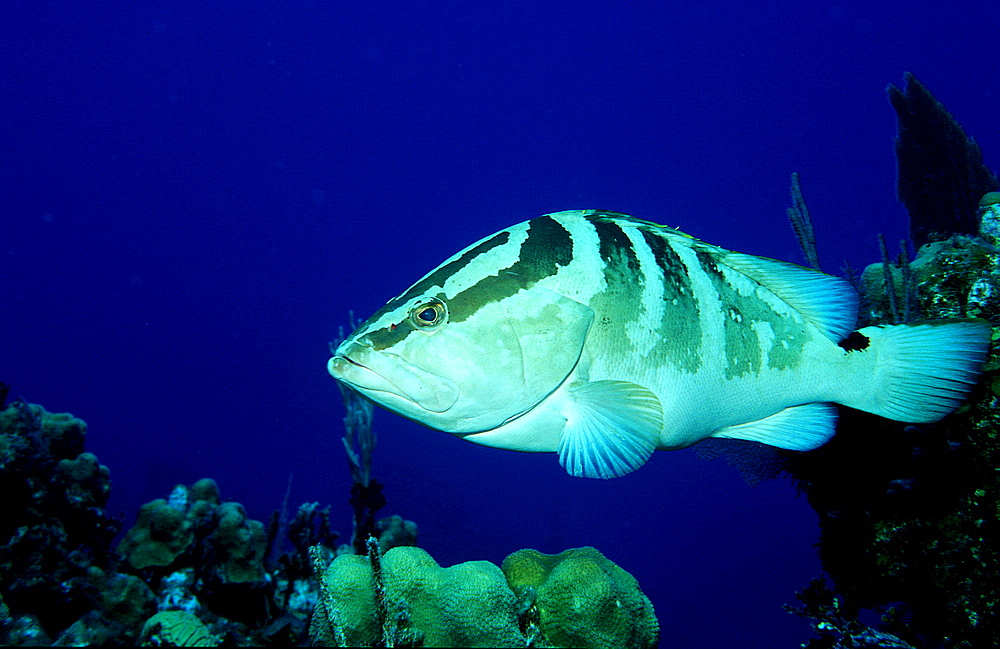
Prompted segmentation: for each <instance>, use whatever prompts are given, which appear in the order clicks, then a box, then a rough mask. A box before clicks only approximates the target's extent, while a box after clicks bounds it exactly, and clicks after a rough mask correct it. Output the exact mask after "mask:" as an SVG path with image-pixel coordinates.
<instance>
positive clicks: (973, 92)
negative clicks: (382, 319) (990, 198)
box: [0, 0, 1000, 649]
mask: <svg viewBox="0 0 1000 649" xmlns="http://www.w3.org/2000/svg"><path fill="white" fill-rule="evenodd" d="M125 4H126V3H100V2H99V3H86V4H83V5H79V6H78V5H76V4H75V3H65V2H61V3H54V2H44V1H42V2H33V3H30V4H29V3H18V6H13V5H11V6H8V7H6V8H5V10H4V14H5V18H4V20H3V21H2V23H0V42H2V43H3V44H4V46H3V52H4V53H3V60H4V61H3V65H0V88H2V89H3V90H2V93H0V131H2V136H0V148H2V153H0V200H2V203H0V204H2V206H3V208H2V211H3V215H2V217H0V279H2V289H3V296H4V299H3V304H2V306H0V381H5V382H7V383H9V384H11V385H12V386H13V390H12V395H11V396H12V397H14V396H23V397H24V398H26V399H27V400H29V401H32V402H37V403H41V404H43V405H44V406H45V407H46V408H47V409H49V410H50V411H69V412H72V413H73V414H75V415H77V416H79V417H81V418H83V419H85V420H86V421H87V422H88V423H89V424H90V433H89V437H88V440H87V446H88V450H90V451H92V452H94V453H96V454H97V455H98V457H99V458H100V460H101V461H102V463H104V464H106V465H108V466H109V467H110V469H111V475H112V479H113V484H114V486H113V495H112V500H111V505H110V508H111V509H112V510H113V511H121V512H124V513H125V514H126V517H127V524H131V522H132V520H134V515H135V512H136V510H137V509H138V506H139V505H140V504H141V503H143V502H146V501H148V500H151V499H153V498H158V497H165V496H166V495H167V494H168V493H169V492H170V490H171V488H172V487H173V486H174V485H175V484H176V483H179V482H183V483H188V484H190V483H191V482H193V481H195V480H197V479H198V478H201V477H212V478H214V479H215V480H216V481H217V482H218V483H219V485H220V488H221V490H222V495H223V497H224V498H231V499H234V500H237V501H239V502H242V503H243V504H245V505H246V506H247V508H248V510H249V512H250V514H251V515H252V516H253V517H254V518H258V519H262V520H266V518H267V517H268V515H269V514H270V513H271V511H272V510H274V509H276V508H278V507H279V506H280V504H281V499H282V496H283V495H284V491H285V485H286V483H287V480H288V476H289V474H294V483H293V489H292V503H293V505H294V504H298V503H301V502H304V501H313V500H318V501H321V502H323V503H332V504H334V511H335V512H336V523H337V526H338V527H339V529H340V530H341V532H342V533H344V534H345V535H349V533H350V509H349V507H348V504H347V496H348V489H349V484H350V477H349V474H348V471H347V466H346V461H345V458H344V453H343V449H342V447H341V443H340V440H339V436H340V434H341V426H340V417H341V416H342V410H341V406H340V395H339V393H338V391H337V388H336V386H335V384H334V381H333V380H332V379H331V378H330V377H329V375H328V374H327V372H326V367H325V365H326V361H327V359H328V347H327V343H328V341H330V340H331V339H332V338H333V337H334V336H335V335H336V332H337V328H338V326H340V325H344V324H346V322H347V313H348V311H349V310H351V309H353V310H354V311H355V312H356V313H357V314H358V315H360V316H362V317H365V316H367V315H368V314H370V313H371V312H373V311H374V310H375V309H377V308H378V307H379V306H381V305H382V303H383V302H385V301H386V300H387V299H388V298H390V297H392V296H394V295H396V294H398V293H399V292H400V291H401V290H402V289H404V288H406V287H407V286H408V285H409V284H411V283H412V282H413V281H414V280H415V279H417V278H418V277H419V276H420V275H422V274H423V273H424V272H426V271H428V270H430V269H431V268H433V267H434V266H436V265H437V264H438V263H440V262H441V261H443V260H444V259H445V258H446V257H448V256H449V255H451V254H452V253H454V252H456V251H457V250H458V249H460V248H462V247H464V246H465V245H467V244H469V243H471V242H472V241H475V240H476V239H479V238H481V237H483V236H486V235H488V234H491V233H492V232H494V231H496V230H499V229H501V228H503V227H506V226H508V225H511V224H513V223H515V222H518V221H521V220H525V219H528V218H531V217H533V216H537V215H539V214H542V213H545V212H551V211H557V210H563V209H582V208H604V209H614V210H618V211H622V212H627V213H631V214H634V215H636V216H640V217H643V218H647V219H650V220H655V221H659V222H662V223H666V224H668V225H673V226H677V227H679V228H681V229H682V230H684V231H686V232H689V233H690V234H693V235H695V236H697V237H699V238H702V239H705V240H707V241H710V242H712V243H716V244H719V245H723V246H726V247H730V248H733V249H736V250H740V251H743V252H749V253H754V254H761V255H767V256H772V257H776V258H780V259H787V260H789V261H796V262H800V261H801V255H800V253H799V252H798V249H797V246H796V243H795V240H794V237H793V235H792V232H791V229H790V228H789V226H788V224H787V221H786V219H785V214H784V210H785V207H786V205H787V204H788V178H789V175H790V174H791V172H793V171H798V172H799V173H801V175H802V184H803V190H804V192H805V195H806V199H807V201H808V203H809V206H810V208H811V210H812V214H813V217H814V219H815V224H816V232H817V238H818V240H819V246H820V256H821V259H822V261H823V264H824V267H825V268H826V269H827V270H828V271H831V272H838V268H839V267H840V266H841V265H842V263H843V259H844V258H845V257H846V258H848V259H849V260H850V261H851V263H852V264H853V265H854V266H855V267H859V268H860V267H863V266H864V265H865V264H867V263H870V262H873V261H877V259H878V248H877V243H876V234H877V233H879V232H882V233H885V235H886V238H887V239H888V240H889V241H890V242H892V241H897V240H899V239H900V238H903V237H904V236H905V232H906V216H905V212H904V210H903V208H902V207H901V206H900V205H899V204H898V203H897V202H896V200H895V190H894V180H895V166H894V165H895V162H894V157H893V152H892V136H893V134H894V129H895V121H894V115H893V113H892V110H891V108H890V107H889V104H888V101H887V100H886V97H885V86H886V84H888V83H890V82H892V83H897V84H900V83H901V82H902V76H903V72H904V71H911V72H913V73H915V74H916V75H917V77H918V78H919V79H920V80H921V81H922V82H923V83H924V84H925V85H927V86H928V88H930V90H931V91H932V92H934V93H935V95H936V96H937V97H938V98H939V99H941V100H942V101H943V102H944V103H945V104H946V106H947V107H948V108H949V109H950V110H951V111H952V112H953V113H954V114H955V116H956V117H957V118H958V120H959V121H960V122H961V123H962V124H963V125H964V126H965V128H966V130H967V131H968V132H969V133H970V134H971V135H973V136H974V137H975V138H976V139H977V140H978V141H979V143H980V144H981V145H982V148H983V151H984V154H985V158H986V163H987V164H992V165H993V168H994V169H996V168H997V165H998V163H997V160H998V159H1000V134H998V133H997V130H996V127H997V123H996V116H997V115H1000V92H998V85H997V82H996V80H997V78H998V72H1000V70H998V58H997V56H996V52H997V50H996V47H997V45H996V38H995V20H992V15H991V14H989V13H988V12H986V11H984V10H983V6H984V5H983V4H982V3H962V2H958V3H912V2H900V1H894V2H876V3H872V2H870V1H865V2H861V1H848V2H839V3H815V4H812V5H803V4H802V3H797V2H796V3H792V2H775V3H749V2H727V3H721V2H703V3H697V6H695V3H662V2H649V3H631V4H629V5H628V6H627V7H626V5H625V4H621V3H619V4H602V3H564V2H558V3H556V2H547V3H538V2H530V3H525V2H504V3H496V4H490V5H485V4H480V3H456V2H428V3H420V8H419V9H417V8H415V7H416V5H417V3H410V2H384V3H353V2H352V3H345V2H333V3H327V2H303V1H296V0H292V1H290V2H283V3H278V2H268V3H256V2H231V1H229V0H225V1H221V2H208V3H206V2H191V1H190V0H181V1H175V2H170V3H166V2H142V1H140V2H134V3H127V5H128V7H126V6H125ZM762 7H763V8H762ZM375 426H376V429H377V431H378V434H379V446H378V449H377V451H376V457H375V468H374V474H375V477H376V478H377V479H378V480H380V481H381V482H383V483H384V484H385V494H386V496H387V497H388V500H389V505H388V506H387V507H386V509H385V510H384V511H383V512H382V513H386V514H387V513H398V514H401V515H403V516H404V517H406V518H410V519H413V520H415V521H417V523H418V524H419V525H420V530H421V539H420V544H421V545H422V546H423V547H424V548H425V549H427V550H428V551H429V552H430V553H431V554H432V555H433V556H434V557H435V558H436V559H437V560H438V561H439V562H440V563H442V564H443V565H450V564H454V563H458V562H461V561H466V560H470V559H488V560H491V561H494V562H499V561H501V560H502V559H503V557H504V556H506V555H507V554H508V553H510V552H512V551H514V550H516V549H519V548H522V547H533V548H536V549H539V550H542V551H545V552H558V551H561V550H563V549H566V548H569V547H577V546H581V545H593V546H596V547H597V548H599V549H600V550H602V551H603V552H604V553H605V554H606V555H607V556H608V557H609V558H611V559H612V560H613V561H615V562H617V563H618V564H619V565H621V566H622V567H624V568H625V569H627V570H629V571H630V572H631V573H632V574H634V575H635V576H636V577H637V578H638V580H639V582H640V584H641V585H642V587H643V589H644V590H645V592H646V593H647V594H648V595H649V596H650V598H651V599H652V600H653V603H654V606H655V607H656V612H657V615H658V617H659V619H660V622H661V625H662V636H661V638H662V639H661V644H662V646H669V647H692V648H694V647H732V646H738V647H743V648H746V649H755V648H757V647H760V648H761V649H764V648H767V649H773V648H777V647H795V646H798V643H800V642H804V641H805V640H806V639H807V638H808V637H809V630H808V628H807V626H806V624H805V623H804V622H802V621H801V620H798V619H796V618H794V617H791V616H790V615H788V614H787V613H785V612H783V611H782V610H781V605H782V604H783V603H789V602H792V601H793V600H794V592H795V591H796V590H797V589H800V588H802V587H803V586H804V585H806V584H807V583H808V581H809V579H810V578H811V577H813V576H814V575H816V574H818V573H819V570H820V568H819V562H818V559H817V555H816V549H815V547H814V544H815V543H816V541H817V539H818V530H817V526H816V518H815V515H814V514H813V512H812V510H811V509H810V508H809V507H808V504H807V503H806V502H805V499H804V498H802V497H797V495H796V492H795V489H794V487H793V485H792V484H791V483H790V482H788V481H786V480H777V481H772V482H768V483H765V484H763V485H760V486H757V487H753V488H751V487H749V486H747V485H746V484H745V483H744V482H743V481H742V479H741V478H740V476H739V475H738V474H737V473H736V472H735V471H734V470H732V469H731V468H729V467H727V466H726V465H725V464H724V463H722V462H713V463H707V462H703V461H701V460H699V459H697V458H696V457H694V455H693V454H692V453H691V452H690V451H681V452H674V453H666V452H663V453H657V454H656V455H655V456H654V457H653V459H652V460H651V461H650V462H649V463H648V464H647V465H646V466H644V467H643V468H642V469H641V470H639V471H638V472H636V473H634V474H631V475H628V476H626V477H622V478H619V479H616V480H612V481H593V480H584V479H575V478H571V477H568V476H567V475H566V474H565V473H564V472H563V470H562V469H561V468H560V467H559V465H558V462H557V460H556V458H555V456H554V455H525V454H517V453H510V452H506V451H500V450H495V449H489V448H482V447H478V446H475V445H472V444H468V443H465V442H462V441H460V440H458V439H454V438H452V437H450V436H449V435H446V434H444V433H438V432H433V431H428V430H426V429H423V428H421V427H420V426H418V425H416V424H413V423H410V422H408V421H405V420H403V419H401V418H399V417H397V416H395V415H391V414H389V413H386V412H384V411H379V412H377V413H376V417H375Z"/></svg>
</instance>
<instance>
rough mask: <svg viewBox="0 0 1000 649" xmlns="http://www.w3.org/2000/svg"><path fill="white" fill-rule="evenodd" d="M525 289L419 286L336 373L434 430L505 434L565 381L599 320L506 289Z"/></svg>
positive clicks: (385, 314) (386, 311) (338, 355)
mask: <svg viewBox="0 0 1000 649" xmlns="http://www.w3.org/2000/svg"><path fill="white" fill-rule="evenodd" d="M502 272H503V271H500V274H502ZM519 281H521V280H520V279H519V278H516V277H511V278H506V283H504V286H503V290H502V291H499V292H494V293H492V295H493V297H494V298H495V299H490V295H489V294H488V293H489V291H486V289H485V288H483V290H484V291H486V293H487V294H477V293H476V292H473V293H472V294H470V293H469V291H463V292H461V293H459V294H456V295H451V296H449V294H448V292H447V291H446V290H444V288H443V287H440V286H436V287H430V289H431V290H428V288H429V287H428V286H427V285H426V282H424V283H423V284H421V283H419V282H418V284H416V285H414V287H412V288H411V289H410V290H409V291H407V292H405V293H403V294H402V295H401V296H399V297H397V298H395V299H394V300H391V301H390V302H389V303H388V304H387V305H386V306H384V307H383V308H382V309H381V310H379V311H378V312H377V313H376V314H375V315H373V316H372V317H371V318H369V319H368V320H367V321H366V322H364V323H363V324H362V325H361V326H360V327H358V329H357V331H355V332H354V333H353V334H352V335H351V336H350V337H349V338H347V339H346V340H345V341H344V342H343V343H341V344H340V346H339V347H338V348H337V350H336V351H335V353H334V356H333V358H331V359H330V361H329V364H328V369H329V371H330V374H331V375H332V376H333V377H334V378H336V379H337V380H339V381H342V382H343V383H346V384H347V385H349V386H350V387H352V388H354V389H355V390H357V391H358V392H360V393H361V394H363V395H364V396H366V397H368V398H369V399H371V400H372V401H374V402H375V403H377V404H379V405H381V406H383V407H384V408H387V409H388V410H392V411H394V412H396V413H398V414H400V415H402V416H404V417H407V418H409V419H412V420H415V421H417V422H419V423H421V424H424V425H426V426H429V427H431V428H436V429H438V430H443V431H446V432H450V433H454V434H459V435H466V434H470V433H477V432H483V431H487V430H492V429H495V428H497V427H499V426H502V425H503V424H504V423H506V422H507V421H510V420H512V419H515V418H517V417H519V416H520V415H522V414H524V413H525V412H527V411H529V410H531V409H532V408H534V407H535V406H536V405H537V404H538V403H540V402H541V401H542V400H544V399H545V397H546V396H548V395H549V394H551V393H552V392H553V391H555V390H556V389H557V388H558V387H559V386H560V385H561V384H562V383H563V382H564V381H565V380H566V379H567V377H568V376H569V375H570V373H571V372H572V371H573V369H574V368H575V367H576V365H577V363H578V362H579V360H580V358H581V354H582V351H583V348H584V343H585V341H586V338H587V334H588V331H589V329H590V325H591V322H592V321H593V317H594V316H593V311H592V310H591V309H590V307H589V306H586V305H584V304H581V303H579V302H576V301H575V300H572V299H570V298H568V297H565V296H563V295H560V294H558V293H556V292H554V291H552V290H548V289H546V288H543V287H541V286H539V285H537V284H532V283H528V282H525V283H524V285H523V286H521V287H514V288H512V287H511V286H510V285H509V283H510V282H519ZM489 285H490V284H489V283H488V284H487V286H489ZM515 289H516V290H515Z"/></svg>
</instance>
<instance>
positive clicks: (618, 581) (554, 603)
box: [503, 547, 659, 647]
mask: <svg viewBox="0 0 1000 649" xmlns="http://www.w3.org/2000/svg"><path fill="white" fill-rule="evenodd" d="M503 572H504V574H505V575H506V576H507V581H508V583H509V584H510V587H511V588H512V589H513V590H514V592H515V593H517V594H518V596H519V597H520V598H521V600H522V601H524V600H529V599H530V597H531V594H532V593H533V594H534V604H533V606H534V608H535V609H536V610H537V617H538V626H539V630H540V631H541V634H542V637H543V638H544V640H545V642H546V643H547V644H548V645H550V646H554V647H654V646H656V640H657V636H658V634H659V623H658V622H657V621H656V616H655V615H654V614H653V605H652V603H651V602H650V601H649V599H648V598H647V597H646V596H645V595H644V594H643V593H642V591H641V590H640V589H639V583H638V582H637V581H636V580H635V577H633V576H632V575H630V574H629V573H627V572H626V571H624V570H622V569H621V568H619V567H618V566H617V565H615V564H614V563H612V562H611V561H609V560H608V559H607V558H606V557H605V556H604V555H603V554H601V553H600V552H598V551H597V550H596V549H594V548H591V547H584V548H575V549H572V550H566V551H565V552H560V553H559V554H543V553H541V552H538V551H536V550H518V551H517V552H515V553H513V554H511V555H510V556H508V557H507V558H506V559H504V562H503Z"/></svg>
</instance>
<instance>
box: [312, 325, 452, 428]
mask: <svg viewBox="0 0 1000 649" xmlns="http://www.w3.org/2000/svg"><path fill="white" fill-rule="evenodd" d="M327 369H328V370H329V372H330V375H331V376H333V378H335V379H337V380H338V381H343V382H344V383H347V384H348V385H350V386H352V387H354V388H356V389H358V390H359V391H360V392H361V393H362V394H364V395H365V396H367V397H368V398H370V399H372V400H373V401H375V402H376V403H380V404H382V405H384V406H386V407H387V408H390V409H391V410H396V411H400V412H401V414H407V415H410V416H413V415H412V413H410V412H402V411H404V410H412V406H416V407H417V408H418V409H420V410H426V411H429V412H434V413H441V412H445V411H446V410H448V409H449V408H451V407H452V406H453V405H454V404H455V402H456V401H458V397H459V389H458V386H457V385H456V384H455V383H454V382H453V381H451V380H449V379H447V378H445V377H442V376H438V375H437V374H434V373H432V372H428V371H427V370H424V369H421V368H420V367H418V366H416V365H414V364H412V363H409V362H407V361H406V359H404V358H402V357H401V356H398V355H396V354H388V353H385V352H380V351H376V350H374V349H372V348H371V347H370V346H366V345H362V344H359V343H348V344H344V345H341V346H340V347H338V348H337V352H336V355H335V356H334V357H333V358H331V359H330V361H329V363H328V364H327ZM400 399H402V400H404V401H405V402H409V403H410V404H412V405H411V406H410V407H406V406H405V404H400V403H399V400H400Z"/></svg>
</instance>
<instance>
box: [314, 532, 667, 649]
mask: <svg viewBox="0 0 1000 649" xmlns="http://www.w3.org/2000/svg"><path fill="white" fill-rule="evenodd" d="M377 556H378V554H377V552H371V553H370V554H369V556H368V557H367V558H366V557H363V556H359V555H342V556H339V557H337V558H336V559H335V560H334V561H333V562H332V563H331V564H330V565H329V567H327V568H326V570H325V571H324V574H323V581H322V587H323V588H322V590H323V593H322V596H321V597H320V600H319V602H318V603H317V606H316V611H315V614H314V616H313V623H312V626H311V628H310V635H311V636H312V638H313V640H314V642H316V643H317V644H323V645H338V646H386V645H388V644H389V643H391V645H393V646H418V645H419V646H428V647H453V646H466V647H524V646H549V647H608V646H617V647H652V646H655V644H656V638H657V633H658V628H659V627H658V624H657V622H656V618H655V617H654V615H653V607H652V605H651V604H650V602H649V600H648V599H647V598H646V597H645V595H643V594H642V592H641V591H640V590H639V585H638V583H637V582H636V581H635V579H634V578H633V577H632V576H631V575H629V574H628V573H627V572H625V571H624V570H622V569H621V568H619V567H618V566H616V565H615V564H614V563H612V562H611V561H609V560H608V559H606V558H605V557H604V556H603V555H602V554H601V553H600V552H598V551H597V550H595V549H594V548H579V549H575V550H567V551H566V552H563V553H561V554H558V555H545V554H542V553H540V552H536V551H534V550H521V551H519V552H515V553H514V554H512V555H510V556H509V557H507V559H505V560H504V568H503V569H502V570H501V569H500V568H498V567H497V566H496V565H495V564H492V563H490V562H488V561H469V562H466V563H461V564H458V565H455V566H451V567H449V568H442V567H441V566H439V565H438V564H437V562H436V561H434V559H433V558H431V556H430V555H429V554H427V552H425V551H424V550H421V549H419V548H414V547H397V548H394V549H392V550H389V551H388V552H386V553H385V555H384V556H383V557H382V558H381V560H380V561H379V560H378V559H377ZM382 643H385V644H382Z"/></svg>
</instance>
